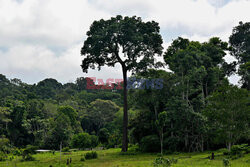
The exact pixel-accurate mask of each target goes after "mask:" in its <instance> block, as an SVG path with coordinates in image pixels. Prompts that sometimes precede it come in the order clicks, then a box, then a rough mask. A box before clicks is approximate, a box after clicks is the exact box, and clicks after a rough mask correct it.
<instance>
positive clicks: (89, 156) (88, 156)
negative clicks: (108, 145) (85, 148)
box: [85, 151, 98, 159]
mask: <svg viewBox="0 0 250 167" xmlns="http://www.w3.org/2000/svg"><path fill="white" fill-rule="evenodd" d="M96 158H98V154H97V152H96V151H92V152H88V153H86V154H85V159H96Z"/></svg>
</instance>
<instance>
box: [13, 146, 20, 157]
mask: <svg viewBox="0 0 250 167" xmlns="http://www.w3.org/2000/svg"><path fill="white" fill-rule="evenodd" d="M12 153H13V155H16V156H20V155H22V151H21V150H20V149H18V148H15V149H14V150H13V152H12Z"/></svg>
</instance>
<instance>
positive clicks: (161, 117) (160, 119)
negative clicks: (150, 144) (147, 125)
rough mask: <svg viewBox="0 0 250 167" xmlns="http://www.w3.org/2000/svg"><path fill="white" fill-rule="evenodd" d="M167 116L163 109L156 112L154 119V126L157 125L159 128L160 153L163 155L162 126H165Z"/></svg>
mask: <svg viewBox="0 0 250 167" xmlns="http://www.w3.org/2000/svg"><path fill="white" fill-rule="evenodd" d="M168 121H169V120H168V117H167V112H166V111H163V112H161V113H159V114H158V119H157V120H156V126H157V127H158V130H159V135H160V142H161V155H163V140H164V138H163V135H164V128H165V127H166V125H167V123H168Z"/></svg>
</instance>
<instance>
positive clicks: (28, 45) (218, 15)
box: [0, 0, 250, 83]
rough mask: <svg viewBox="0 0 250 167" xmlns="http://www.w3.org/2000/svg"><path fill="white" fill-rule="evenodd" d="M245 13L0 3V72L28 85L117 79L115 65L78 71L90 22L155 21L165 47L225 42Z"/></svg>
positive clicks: (94, 0) (66, 2)
mask: <svg viewBox="0 0 250 167" xmlns="http://www.w3.org/2000/svg"><path fill="white" fill-rule="evenodd" d="M249 9H250V1H249V0H231V1H229V0H219V1H215V0H174V1H173V0H157V1H153V0H133V1H132V0H119V1H117V0H105V1H103V0H71V1H70V0H36V1H34V0H22V1H17V0H0V25H1V26H0V58H1V62H0V73H3V74H6V75H8V76H9V77H11V78H13V77H19V78H21V79H22V80H24V81H27V82H30V83H32V82H37V81H39V80H41V79H44V78H45V77H54V78H56V79H58V80H59V81H63V82H67V81H69V80H71V81H73V80H74V79H75V78H76V77H77V76H83V75H84V76H92V77H95V76H96V77H98V78H100V77H104V78H108V77H109V76H112V77H114V78H120V77H121V69H120V67H119V66H116V68H107V67H104V68H103V70H101V71H97V70H96V71H93V70H90V72H89V73H88V74H83V73H82V71H81V68H80V63H81V57H80V48H81V45H82V43H83V41H84V38H85V34H86V31H87V30H88V29H89V26H90V24H91V23H92V22H93V21H94V20H99V19H100V18H105V19H107V18H109V17H111V16H115V15H117V14H121V15H130V16H131V15H138V16H141V17H142V18H143V19H144V20H152V19H154V20H155V21H158V22H159V23H160V26H161V28H162V33H163V34H164V37H165V39H164V46H168V45H169V44H170V42H171V41H169V40H170V39H169V38H168V36H171V37H173V38H177V37H178V36H182V37H187V38H189V39H191V40H198V41H201V42H204V41H207V40H208V39H209V38H210V37H212V36H219V37H221V38H222V40H224V41H227V40H228V37H229V35H230V34H231V32H232V28H233V27H234V26H236V25H237V24H238V22H239V21H243V22H246V21H249V20H250V10H249ZM166 29H168V30H169V31H166ZM172 31H173V32H172ZM1 48H4V51H1Z"/></svg>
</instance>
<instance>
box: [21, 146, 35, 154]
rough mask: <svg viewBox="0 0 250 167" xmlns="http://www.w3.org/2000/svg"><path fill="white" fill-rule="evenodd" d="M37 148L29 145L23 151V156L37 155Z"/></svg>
mask: <svg viewBox="0 0 250 167" xmlns="http://www.w3.org/2000/svg"><path fill="white" fill-rule="evenodd" d="M37 149H38V147H37V146H32V145H27V146H26V148H25V149H24V150H23V154H36V150H37Z"/></svg>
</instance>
